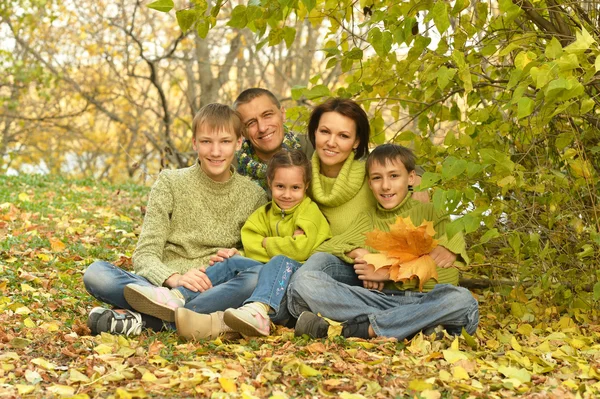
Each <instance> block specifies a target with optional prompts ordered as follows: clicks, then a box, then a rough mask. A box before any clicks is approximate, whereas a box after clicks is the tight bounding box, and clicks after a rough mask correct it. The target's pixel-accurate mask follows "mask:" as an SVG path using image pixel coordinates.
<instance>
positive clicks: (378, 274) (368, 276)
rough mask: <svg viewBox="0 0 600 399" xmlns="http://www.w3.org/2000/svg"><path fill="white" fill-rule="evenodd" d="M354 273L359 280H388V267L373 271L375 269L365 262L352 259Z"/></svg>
mask: <svg viewBox="0 0 600 399" xmlns="http://www.w3.org/2000/svg"><path fill="white" fill-rule="evenodd" d="M354 272H355V273H356V274H357V275H358V279H359V280H367V281H372V282H383V281H388V280H389V279H390V268H389V267H383V268H381V269H378V270H375V267H374V266H373V265H369V264H367V261H366V260H364V259H354Z"/></svg>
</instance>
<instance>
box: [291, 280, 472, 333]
mask: <svg viewBox="0 0 600 399" xmlns="http://www.w3.org/2000/svg"><path fill="white" fill-rule="evenodd" d="M301 270H302V269H301ZM298 274H299V273H298ZM288 309H289V311H290V313H291V314H292V315H293V316H294V317H298V316H299V315H300V313H302V312H303V311H305V310H308V311H311V312H313V313H320V314H321V315H322V316H324V317H327V318H329V319H332V320H338V321H348V320H352V321H353V322H362V321H368V322H369V323H370V324H371V326H372V327H373V330H374V331H375V334H377V335H378V336H385V337H396V338H397V339H404V338H406V337H410V336H412V335H414V334H416V333H418V332H419V331H421V330H424V329H426V328H429V327H436V326H438V325H442V326H444V328H446V330H447V331H448V332H449V333H450V334H455V335H458V334H460V333H461V330H462V328H463V327H464V328H465V330H466V331H467V332H468V333H469V334H473V333H474V332H475V330H476V329H477V325H478V323H479V305H478V303H477V301H476V300H475V298H473V296H472V295H471V293H470V292H469V290H467V289H465V288H462V287H455V286H453V285H449V284H438V285H436V286H435V288H434V289H433V290H432V291H430V292H414V291H397V290H386V291H384V292H379V291H375V290H367V289H365V288H363V287H359V286H351V285H348V284H345V283H343V282H339V281H336V280H335V279H334V278H332V277H330V276H329V275H328V274H327V273H324V272H322V271H315V270H312V271H307V272H305V273H303V275H302V278H301V279H296V280H294V282H293V284H290V286H289V288H288Z"/></svg>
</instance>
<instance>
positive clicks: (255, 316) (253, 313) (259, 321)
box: [223, 302, 271, 337]
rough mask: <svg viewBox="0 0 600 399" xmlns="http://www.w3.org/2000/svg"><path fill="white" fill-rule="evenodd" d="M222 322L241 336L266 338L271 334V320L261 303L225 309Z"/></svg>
mask: <svg viewBox="0 0 600 399" xmlns="http://www.w3.org/2000/svg"><path fill="white" fill-rule="evenodd" d="M223 320H225V324H227V325H228V326H229V327H231V328H232V329H233V330H234V331H237V332H239V333H241V334H243V335H248V336H251V337H261V336H262V337H267V336H268V335H269V334H270V333H271V319H270V318H269V315H268V314H267V312H266V311H265V309H264V306H263V304H261V303H257V302H251V303H247V304H246V305H244V306H242V307H241V308H238V309H227V310H226V311H225V314H224V316H223Z"/></svg>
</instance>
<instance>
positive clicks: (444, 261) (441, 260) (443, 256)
mask: <svg viewBox="0 0 600 399" xmlns="http://www.w3.org/2000/svg"><path fill="white" fill-rule="evenodd" d="M429 256H431V258H432V259H433V261H434V262H435V264H436V265H437V267H441V268H443V269H446V268H448V267H452V266H453V265H454V262H455V261H456V254H455V253H452V252H450V251H449V250H447V249H446V248H444V247H442V246H440V245H438V246H437V247H435V248H433V250H432V251H431V252H430V253H429Z"/></svg>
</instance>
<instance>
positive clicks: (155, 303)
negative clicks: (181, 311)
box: [124, 284, 185, 322]
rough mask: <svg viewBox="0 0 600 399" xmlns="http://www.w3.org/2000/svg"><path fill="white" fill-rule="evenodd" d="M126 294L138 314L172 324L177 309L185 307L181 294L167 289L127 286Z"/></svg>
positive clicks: (135, 285)
mask: <svg viewBox="0 0 600 399" xmlns="http://www.w3.org/2000/svg"><path fill="white" fill-rule="evenodd" d="M124 294H125V300H127V303H128V304H130V305H131V307H132V308H134V309H135V310H137V311H138V312H140V313H143V314H147V315H150V316H154V317H157V318H159V319H161V320H165V321H170V322H173V321H175V309H177V308H179V307H181V306H183V305H185V300H184V299H183V295H182V294H181V292H179V291H178V290H176V289H172V290H170V289H168V288H166V287H154V286H145V285H138V284H127V285H126V286H125V291H124Z"/></svg>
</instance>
